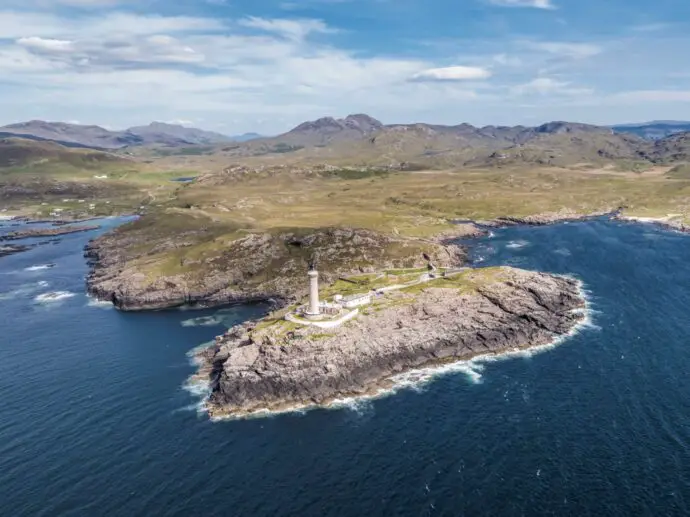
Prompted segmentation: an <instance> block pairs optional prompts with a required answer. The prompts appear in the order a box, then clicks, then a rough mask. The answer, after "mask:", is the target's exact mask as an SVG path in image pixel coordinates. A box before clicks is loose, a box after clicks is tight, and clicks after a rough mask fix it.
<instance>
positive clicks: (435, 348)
mask: <svg viewBox="0 0 690 517" xmlns="http://www.w3.org/2000/svg"><path fill="white" fill-rule="evenodd" d="M468 275H469V276H467V285H466V286H465V287H464V288H458V284H457V283H456V284H453V285H454V287H452V288H449V287H440V286H443V285H444V281H443V280H438V281H436V282H433V283H431V284H429V287H427V288H425V289H423V290H421V291H415V292H411V293H406V292H404V291H403V292H399V293H396V294H395V295H392V296H393V297H394V298H393V299H392V300H390V299H389V300H387V303H388V305H381V306H376V305H375V306H373V307H371V308H370V309H369V311H368V314H362V315H360V316H359V317H358V318H357V319H356V320H354V321H352V322H350V323H348V324H346V325H344V326H342V327H338V328H336V329H329V330H328V334H324V333H323V332H324V331H323V330H319V329H315V328H313V327H302V328H298V329H295V330H293V331H289V332H286V333H285V332H283V333H281V332H280V331H273V330H271V329H274V328H275V329H280V328H281V324H280V323H277V324H276V323H275V322H274V323H273V324H271V323H270V322H269V321H267V320H264V321H254V322H248V323H245V324H242V325H239V326H236V327H234V328H232V329H230V330H229V331H228V332H227V333H226V335H224V336H222V337H219V338H218V339H217V340H216V343H215V345H213V346H212V347H210V348H208V349H206V350H203V351H201V352H200V353H199V356H198V357H199V364H200V370H199V373H198V379H200V380H202V381H205V380H207V381H208V382H209V383H210V387H211V395H210V397H209V399H208V401H207V407H208V410H209V412H210V414H211V415H212V416H224V415H233V414H239V415H241V414H245V413H250V412H254V411H257V410H263V409H268V410H277V409H283V408H289V407H295V406H297V407H299V406H309V405H314V404H317V405H318V404H324V403H327V402H329V401H331V400H333V399H337V398H340V397H343V396H353V395H354V396H356V395H362V394H368V393H376V392H377V390H379V389H381V388H382V387H385V386H386V385H387V383H389V382H390V381H389V379H390V378H391V376H393V375H395V374H399V373H401V372H405V371H408V370H413V369H416V368H419V367H424V366H430V365H435V364H440V363H447V362H454V361H459V360H464V359H469V358H471V357H474V356H478V355H484V354H498V353H501V352H506V351H509V350H513V349H519V348H525V347H531V346H536V345H545V344H548V343H550V342H552V341H554V340H555V339H557V338H558V337H559V336H563V335H565V334H567V333H568V332H570V331H572V329H573V328H574V327H575V325H577V324H578V323H579V322H581V321H582V320H583V318H584V314H583V311H582V309H583V308H584V306H585V301H584V299H583V297H582V295H581V292H580V288H579V284H578V282H577V281H576V280H574V279H571V278H566V277H558V276H553V275H548V274H543V273H536V272H528V271H524V270H518V269H513V268H494V269H492V273H491V274H489V275H486V274H485V273H483V270H473V271H472V272H470V273H468ZM472 275H474V276H475V277H477V278H478V279H477V278H474V277H473V276H472ZM473 278H474V279H473ZM276 321H279V320H276ZM267 329H268V330H267Z"/></svg>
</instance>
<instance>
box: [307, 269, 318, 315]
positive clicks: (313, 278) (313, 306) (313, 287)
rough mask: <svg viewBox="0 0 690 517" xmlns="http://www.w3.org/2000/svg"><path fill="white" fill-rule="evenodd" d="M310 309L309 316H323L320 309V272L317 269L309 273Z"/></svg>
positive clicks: (308, 310)
mask: <svg viewBox="0 0 690 517" xmlns="http://www.w3.org/2000/svg"><path fill="white" fill-rule="evenodd" d="M307 274H308V276H309V308H308V309H307V316H312V317H314V316H318V315H319V314H321V310H320V309H319V272H318V271H316V269H310V270H309V273H307Z"/></svg>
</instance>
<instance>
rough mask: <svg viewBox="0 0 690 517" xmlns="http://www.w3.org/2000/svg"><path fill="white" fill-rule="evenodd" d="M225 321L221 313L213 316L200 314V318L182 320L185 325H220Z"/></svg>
mask: <svg viewBox="0 0 690 517" xmlns="http://www.w3.org/2000/svg"><path fill="white" fill-rule="evenodd" d="M222 322H223V318H222V317H221V315H220V314H214V315H213V316H200V317H198V318H191V319H188V320H184V321H181V322H180V325H182V326H183V327H213V326H217V325H220V324H221V323H222Z"/></svg>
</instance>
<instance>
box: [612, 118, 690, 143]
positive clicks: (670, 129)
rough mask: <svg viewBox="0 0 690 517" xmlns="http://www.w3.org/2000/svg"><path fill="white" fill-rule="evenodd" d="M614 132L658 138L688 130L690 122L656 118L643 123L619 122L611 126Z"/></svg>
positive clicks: (648, 138) (649, 138)
mask: <svg viewBox="0 0 690 517" xmlns="http://www.w3.org/2000/svg"><path fill="white" fill-rule="evenodd" d="M612 129H613V130H614V131H615V132H616V133H629V134H632V135H637V136H639V137H642V138H645V139H647V140H659V139H661V138H666V137H667V136H671V135H675V134H677V133H685V132H687V131H690V122H683V121H675V120H658V121H654V122H645V123H643V124H620V125H617V126H612Z"/></svg>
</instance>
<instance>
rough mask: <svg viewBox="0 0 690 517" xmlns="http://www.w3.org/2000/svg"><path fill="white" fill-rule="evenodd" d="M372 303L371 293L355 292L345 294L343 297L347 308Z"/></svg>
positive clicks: (344, 305) (343, 302)
mask: <svg viewBox="0 0 690 517" xmlns="http://www.w3.org/2000/svg"><path fill="white" fill-rule="evenodd" d="M370 303H371V294H370V293H362V294H353V295H351V296H345V297H344V298H343V299H342V304H343V307H345V308H347V309H354V308H355V307H361V306H362V305H369V304H370Z"/></svg>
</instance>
